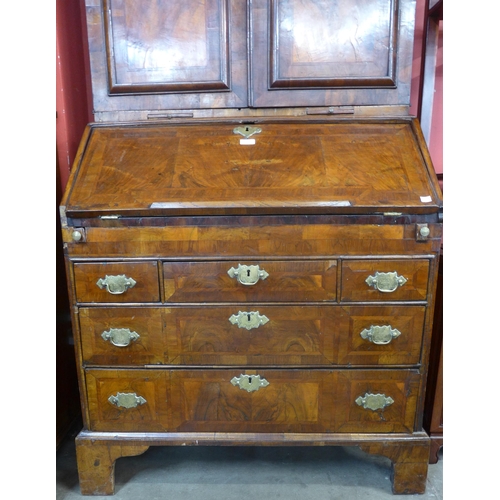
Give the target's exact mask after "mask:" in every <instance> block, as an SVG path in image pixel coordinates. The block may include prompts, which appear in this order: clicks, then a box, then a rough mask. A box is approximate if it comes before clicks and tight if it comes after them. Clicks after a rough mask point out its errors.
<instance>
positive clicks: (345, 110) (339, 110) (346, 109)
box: [306, 106, 354, 115]
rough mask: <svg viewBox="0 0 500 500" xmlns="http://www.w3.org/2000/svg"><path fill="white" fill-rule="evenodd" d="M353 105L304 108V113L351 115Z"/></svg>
mask: <svg viewBox="0 0 500 500" xmlns="http://www.w3.org/2000/svg"><path fill="white" fill-rule="evenodd" d="M353 114H354V106H330V107H328V108H314V109H309V108H307V109H306V115H353Z"/></svg>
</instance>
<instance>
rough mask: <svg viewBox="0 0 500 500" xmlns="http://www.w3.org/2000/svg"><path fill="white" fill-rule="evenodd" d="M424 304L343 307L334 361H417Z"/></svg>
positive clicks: (347, 362)
mask: <svg viewBox="0 0 500 500" xmlns="http://www.w3.org/2000/svg"><path fill="white" fill-rule="evenodd" d="M425 310H426V309H425V306H343V307H342V315H341V321H342V327H341V328H342V329H341V332H340V334H339V338H338V344H336V348H335V352H336V353H337V357H336V362H337V363H338V364H341V365H347V364H351V365H353V366H355V365H358V366H359V365H411V364H417V363H419V362H420V355H421V350H422V336H423V332H424V320H425Z"/></svg>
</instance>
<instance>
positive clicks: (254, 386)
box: [231, 375, 269, 392]
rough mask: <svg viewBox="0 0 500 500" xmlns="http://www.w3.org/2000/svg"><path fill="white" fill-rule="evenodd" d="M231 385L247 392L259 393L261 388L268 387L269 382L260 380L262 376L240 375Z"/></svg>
mask: <svg viewBox="0 0 500 500" xmlns="http://www.w3.org/2000/svg"><path fill="white" fill-rule="evenodd" d="M231 384H233V385H234V386H238V387H239V388H240V389H243V390H245V391H247V392H253V391H258V390H259V389H260V388H261V387H267V386H268V385H269V382H268V381H267V380H266V379H265V378H260V375H240V376H239V377H233V378H232V380H231Z"/></svg>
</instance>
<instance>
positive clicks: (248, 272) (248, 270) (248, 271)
mask: <svg viewBox="0 0 500 500" xmlns="http://www.w3.org/2000/svg"><path fill="white" fill-rule="evenodd" d="M247 276H248V277H250V269H247Z"/></svg>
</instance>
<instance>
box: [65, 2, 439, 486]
mask: <svg viewBox="0 0 500 500" xmlns="http://www.w3.org/2000/svg"><path fill="white" fill-rule="evenodd" d="M414 10H415V2H414V0H338V1H336V2H331V1H326V0H248V1H246V2H245V1H242V0H196V1H194V0H193V1H186V0H176V1H172V0H170V1H167V0H158V1H156V2H149V1H142V0H86V14H87V26H88V36H89V54H90V63H91V73H92V85H93V99H94V113H95V122H94V123H91V124H89V125H88V126H87V129H86V131H85V133H84V136H83V138H82V141H81V145H80V148H79V151H78V154H77V157H76V159H75V163H74V167H73V169H72V172H71V177H70V180H69V182H68V185H67V189H66V192H65V195H64V198H63V201H62V203H61V222H62V233H63V242H64V251H65V259H66V265H67V271H68V288H69V293H70V300H71V303H72V321H73V329H74V337H75V346H76V357H77V363H78V376H79V385H80V392H81V404H82V412H83V420H84V428H83V430H82V431H81V432H80V434H79V435H78V437H77V438H76V445H77V446H76V448H77V461H78V471H79V478H80V487H81V491H82V493H83V494H84V495H104V494H112V493H113V492H114V465H115V461H116V459H118V458H120V457H126V456H134V455H139V454H141V453H143V452H144V451H145V450H146V449H148V447H149V446H167V445H181V444H182V445H259V446H278V445H279V446H283V445H293V446H300V445H308V446H310V445H320V446H351V445H352V446H359V447H361V449H363V450H365V451H366V452H368V453H372V454H378V455H383V456H385V457H388V458H389V459H390V460H391V461H392V464H393V478H392V487H393V491H394V493H399V494H402V493H406V494H411V493H422V492H423V491H424V490H425V484H426V477H427V464H428V460H429V447H430V440H429V437H428V435H427V434H426V433H425V432H424V430H423V428H422V415H423V404H424V400H425V386H426V376H427V368H428V355H429V346H430V340H431V338H430V337H431V332H432V318H433V309H434V302H435V289H436V281H437V261H438V256H439V249H440V243H441V235H442V215H441V214H442V197H441V192H440V189H439V185H438V182H437V179H436V176H435V174H434V170H433V167H432V163H431V160H430V157H429V154H428V150H427V147H426V145H425V142H424V139H423V136H422V133H421V129H420V126H419V123H418V122H417V120H416V119H414V118H412V117H410V116H409V115H408V102H409V92H410V80H411V61H412V45H413V31H414Z"/></svg>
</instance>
